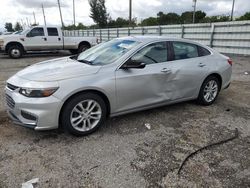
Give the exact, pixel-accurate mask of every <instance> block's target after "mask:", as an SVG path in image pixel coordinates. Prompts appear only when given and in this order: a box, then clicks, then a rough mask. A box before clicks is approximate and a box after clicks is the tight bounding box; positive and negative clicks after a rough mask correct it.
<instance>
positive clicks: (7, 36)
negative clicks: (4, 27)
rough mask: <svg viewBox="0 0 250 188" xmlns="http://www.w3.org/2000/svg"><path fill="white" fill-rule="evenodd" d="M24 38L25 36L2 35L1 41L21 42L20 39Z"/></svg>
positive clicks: (0, 36)
mask: <svg viewBox="0 0 250 188" xmlns="http://www.w3.org/2000/svg"><path fill="white" fill-rule="evenodd" d="M22 37H24V36H23V35H18V34H17V35H12V34H9V35H0V39H1V40H8V41H9V40H11V41H19V40H20V38H22Z"/></svg>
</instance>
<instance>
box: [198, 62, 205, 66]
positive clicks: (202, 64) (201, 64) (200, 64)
mask: <svg viewBox="0 0 250 188" xmlns="http://www.w3.org/2000/svg"><path fill="white" fill-rule="evenodd" d="M205 66H206V65H205V64H204V63H199V65H198V67H205Z"/></svg>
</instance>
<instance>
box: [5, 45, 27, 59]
mask: <svg viewBox="0 0 250 188" xmlns="http://www.w3.org/2000/svg"><path fill="white" fill-rule="evenodd" d="M8 54H9V56H10V57H11V58H14V59H18V58H21V57H22V55H23V49H22V47H21V46H19V45H14V46H11V47H9V49H8Z"/></svg>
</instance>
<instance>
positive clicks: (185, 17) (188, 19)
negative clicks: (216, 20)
mask: <svg viewBox="0 0 250 188" xmlns="http://www.w3.org/2000/svg"><path fill="white" fill-rule="evenodd" d="M205 17H206V13H205V12H203V11H200V10H199V11H196V12H195V22H196V23H199V22H201V20H202V19H204V18H205ZM181 20H182V23H184V24H186V23H193V12H192V11H186V12H183V13H182V14H181Z"/></svg>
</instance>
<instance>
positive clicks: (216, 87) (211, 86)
mask: <svg viewBox="0 0 250 188" xmlns="http://www.w3.org/2000/svg"><path fill="white" fill-rule="evenodd" d="M219 92H220V82H219V80H218V78H217V77H215V76H209V77H208V78H206V80H205V81H204V82H203V84H202V86H201V89H200V92H199V96H198V98H197V102H198V103H199V104H202V105H206V106H208V105H211V104H213V103H214V101H215V100H216V98H217V96H218V94H219Z"/></svg>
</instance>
